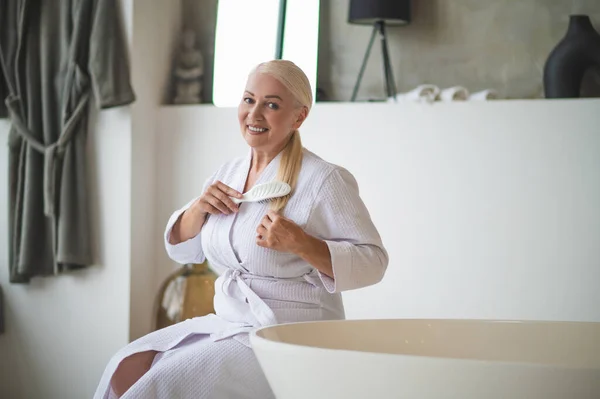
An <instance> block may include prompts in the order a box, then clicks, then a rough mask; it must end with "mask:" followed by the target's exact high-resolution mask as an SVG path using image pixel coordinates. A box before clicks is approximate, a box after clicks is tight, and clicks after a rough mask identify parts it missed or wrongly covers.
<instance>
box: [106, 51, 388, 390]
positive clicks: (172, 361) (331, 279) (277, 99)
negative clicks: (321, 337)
mask: <svg viewBox="0 0 600 399" xmlns="http://www.w3.org/2000/svg"><path fill="white" fill-rule="evenodd" d="M312 102H313V100H312V90H311V87H310V83H309V81H308V79H307V77H306V76H305V74H304V73H303V72H302V70H301V69H300V68H298V67H297V66H296V65H295V64H293V63H292V62H289V61H285V60H274V61H269V62H266V63H262V64H260V65H258V66H257V67H256V68H255V69H254V71H252V73H251V74H250V75H249V77H248V81H247V85H246V88H245V91H244V94H243V96H242V100H241V102H240V105H239V112H238V117H239V123H240V127H241V132H242V136H243V138H244V139H245V140H246V142H247V143H248V145H249V147H250V150H249V153H248V156H247V157H245V158H241V159H235V160H232V161H230V162H228V163H226V164H225V165H223V166H222V167H221V168H219V169H218V170H217V171H216V172H215V174H214V175H212V176H211V177H210V178H209V179H208V180H207V182H206V184H205V186H204V187H203V189H202V193H201V195H200V196H199V197H198V198H195V199H193V200H192V201H190V202H189V203H188V204H186V205H185V206H184V207H182V208H181V209H179V210H177V211H176V212H174V213H173V215H172V216H171V218H170V219H169V221H168V223H167V226H166V231H165V246H166V250H167V252H168V254H169V256H170V257H171V259H173V260H175V261H176V262H179V263H182V264H184V263H201V262H203V261H204V260H205V259H208V261H209V263H210V265H211V266H212V267H213V268H215V269H216V271H217V272H218V273H219V274H220V277H219V278H218V280H217V281H216V284H215V291H216V294H215V298H214V305H215V314H211V315H208V316H205V317H198V318H193V319H189V320H186V321H183V322H181V323H178V324H176V325H174V326H171V327H168V328H165V329H162V330H159V331H156V332H153V333H151V334H149V335H147V336H145V337H142V338H140V339H138V340H136V341H134V342H132V343H131V344H129V345H128V346H126V347H125V348H123V349H122V350H121V351H119V352H118V353H117V354H116V355H115V356H114V357H113V359H112V360H111V361H110V363H109V364H108V366H107V367H106V370H105V372H104V375H103V377H102V380H101V382H100V385H99V387H98V390H97V392H96V396H95V397H96V398H110V397H123V398H194V399H199V398H261V399H265V398H271V397H273V394H272V392H271V390H270V388H269V385H268V383H267V381H266V379H265V377H264V375H263V373H262V371H261V369H260V366H259V364H258V363H257V360H256V358H255V356H254V353H253V351H252V348H251V347H250V345H249V339H248V333H249V332H250V331H252V330H254V329H256V328H259V327H262V326H266V325H273V324H277V323H289V322H299V321H312V320H331V319H343V318H344V308H343V304H342V299H341V295H340V293H341V292H342V291H345V290H351V289H357V288H361V287H365V286H368V285H372V284H375V283H377V282H379V281H380V280H381V279H382V278H383V275H384V273H385V270H386V268H387V264H388V255H387V252H386V250H385V248H384V247H383V244H382V241H381V238H380V236H379V234H378V232H377V229H376V228H375V226H374V225H373V223H372V222H371V219H370V216H369V213H368V211H367V209H366V207H365V205H364V204H363V202H362V200H361V198H360V197H359V193H358V187H357V183H356V181H355V179H354V177H353V176H352V175H351V174H350V173H349V172H348V171H347V170H345V169H343V168H342V167H339V166H336V165H333V164H331V163H328V162H326V161H324V160H323V159H321V158H319V157H318V156H317V155H315V154H313V153H311V152H310V151H308V150H306V149H305V148H303V147H302V143H301V140H300V133H299V130H298V129H299V128H300V126H301V125H302V123H303V122H304V120H305V119H306V117H307V116H308V114H309V111H310V108H311V105H312ZM274 179H277V180H281V181H285V182H287V183H289V184H290V186H291V187H292V192H291V194H290V195H289V196H287V197H286V198H283V199H280V200H277V201H274V202H272V203H270V204H259V203H245V204H242V205H240V206H236V205H235V204H234V203H233V202H232V201H231V199H230V197H236V196H237V197H239V196H241V193H243V192H246V191H248V190H250V189H251V188H252V187H253V186H254V185H256V184H259V183H265V182H268V181H271V180H274ZM324 372H326V370H324ZM298 383H299V384H301V383H304V382H303V381H302V378H301V376H299V380H298Z"/></svg>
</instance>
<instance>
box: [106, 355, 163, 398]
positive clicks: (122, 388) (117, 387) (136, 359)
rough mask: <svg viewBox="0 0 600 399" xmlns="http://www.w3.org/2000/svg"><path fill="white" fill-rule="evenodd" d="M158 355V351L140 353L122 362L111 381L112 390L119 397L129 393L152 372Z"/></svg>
mask: <svg viewBox="0 0 600 399" xmlns="http://www.w3.org/2000/svg"><path fill="white" fill-rule="evenodd" d="M157 353H158V352H157V351H146V352H139V353H135V354H133V355H131V356H129V357H126V358H125V359H123V360H122V361H121V363H120V364H119V366H118V367H117V370H116V371H115V373H114V374H113V377H112V380H111V386H112V389H113V390H114V392H115V394H116V395H117V396H118V397H121V395H123V394H124V393H125V392H127V390H128V389H129V388H131V386H132V385H133V384H135V383H136V382H137V380H139V379H140V378H142V376H143V375H144V374H146V373H147V372H148V370H150V366H152V362H153V361H154V356H156V354H157Z"/></svg>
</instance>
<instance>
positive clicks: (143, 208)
mask: <svg viewBox="0 0 600 399" xmlns="http://www.w3.org/2000/svg"><path fill="white" fill-rule="evenodd" d="M121 5H122V7H123V10H124V21H125V25H126V29H127V34H128V38H129V40H130V44H131V73H132V81H133V85H134V89H135V91H136V95H137V101H136V102H135V103H134V104H133V106H131V107H122V108H119V109H113V110H108V111H104V112H102V113H101V114H100V115H98V119H96V114H94V115H93V118H92V120H91V121H90V126H91V131H90V138H89V140H90V146H89V150H90V152H89V155H90V157H89V165H90V166H91V169H90V177H91V184H90V188H91V190H92V195H91V198H92V201H93V206H92V214H93V220H94V222H95V223H94V229H95V231H94V237H95V243H96V245H97V248H96V252H97V255H96V258H97V261H96V265H95V266H93V267H91V268H89V269H88V270H85V271H82V272H78V273H72V274H69V275H63V276H58V277H54V278H46V279H34V280H33V281H32V283H31V284H29V285H14V284H9V281H8V265H7V261H8V252H7V241H8V237H7V233H8V231H7V229H6V228H2V229H0V265H2V268H1V269H0V284H1V285H2V288H3V291H4V295H5V310H6V312H7V320H6V329H7V331H6V334H5V335H0V398H11V399H19V398H27V399H29V398H33V399H36V398H65V399H69V398H86V397H91V395H92V393H93V392H94V389H95V387H96V385H97V383H98V381H99V379H100V376H101V373H102V371H103V369H104V366H105V365H106V362H107V361H108V360H109V358H110V356H111V355H112V354H113V353H114V352H115V351H116V350H117V349H118V348H120V347H122V346H123V345H125V344H127V342H129V340H130V339H134V338H136V337H138V336H140V335H143V334H145V333H147V332H148V331H149V330H150V322H151V316H152V314H151V310H152V302H153V299H154V294H155V290H154V285H155V283H154V281H155V278H154V271H155V269H156V268H155V264H154V258H153V253H154V248H155V246H156V245H157V244H160V243H161V240H160V236H157V235H155V234H154V231H155V217H154V216H155V212H154V209H155V203H154V200H153V199H154V197H155V195H154V194H155V193H154V190H155V184H154V181H155V180H154V179H153V178H152V176H153V170H154V168H155V158H156V157H155V153H156V151H157V149H156V146H155V126H156V120H155V117H156V109H157V107H158V105H159V104H160V102H161V97H162V96H163V94H164V93H163V91H164V86H165V83H166V81H167V79H168V77H169V67H170V66H171V65H170V60H171V54H170V51H171V49H172V48H173V43H172V42H173V40H174V36H175V35H176V34H177V33H178V32H177V27H178V26H179V19H180V18H179V17H180V8H179V7H178V3H177V2H174V1H170V2H164V1H161V0H153V1H148V0H136V1H134V0H122V1H121ZM149 82H152V84H148V83H149ZM7 133H8V123H7V121H6V120H2V121H0V142H3V143H6V140H7ZM6 159H7V147H6V146H0V160H1V162H0V209H8V203H7V200H8V198H7V194H8V193H7V186H8V181H7V173H8V171H7V161H6ZM7 218H8V215H7V212H0V225H1V226H3V227H4V226H6V225H7V223H8V220H7ZM57 365H58V366H57Z"/></svg>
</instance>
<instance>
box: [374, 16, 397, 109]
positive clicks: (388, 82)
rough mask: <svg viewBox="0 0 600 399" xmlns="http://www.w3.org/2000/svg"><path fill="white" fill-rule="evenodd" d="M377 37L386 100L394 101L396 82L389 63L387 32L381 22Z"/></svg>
mask: <svg viewBox="0 0 600 399" xmlns="http://www.w3.org/2000/svg"><path fill="white" fill-rule="evenodd" d="M378 27H379V35H380V38H381V55H382V57H383V69H384V76H385V89H386V93H387V96H388V98H390V97H393V98H394V101H396V82H395V81H394V72H393V70H392V63H391V61H390V52H389V50H388V44H387V31H386V29H385V24H384V23H383V21H380V22H378Z"/></svg>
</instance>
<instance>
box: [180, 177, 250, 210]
mask: <svg viewBox="0 0 600 399" xmlns="http://www.w3.org/2000/svg"><path fill="white" fill-rule="evenodd" d="M230 197H235V198H242V194H241V193H239V192H237V191H236V190H234V189H233V188H231V187H229V186H228V185H226V184H224V183H221V182H220V181H217V182H215V183H213V184H211V185H210V186H208V188H207V189H206V191H205V192H204V193H203V194H202V195H201V196H200V198H198V200H197V201H196V202H195V203H194V204H193V205H192V206H191V208H193V207H198V209H199V212H200V213H204V215H205V216H206V214H207V213H210V214H211V215H218V214H220V213H224V214H225V215H229V214H231V213H235V212H237V211H238V206H237V205H236V204H235V203H234V202H233V201H232V200H231V198H230Z"/></svg>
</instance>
